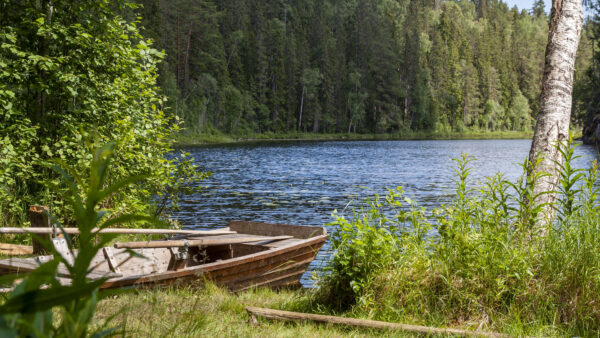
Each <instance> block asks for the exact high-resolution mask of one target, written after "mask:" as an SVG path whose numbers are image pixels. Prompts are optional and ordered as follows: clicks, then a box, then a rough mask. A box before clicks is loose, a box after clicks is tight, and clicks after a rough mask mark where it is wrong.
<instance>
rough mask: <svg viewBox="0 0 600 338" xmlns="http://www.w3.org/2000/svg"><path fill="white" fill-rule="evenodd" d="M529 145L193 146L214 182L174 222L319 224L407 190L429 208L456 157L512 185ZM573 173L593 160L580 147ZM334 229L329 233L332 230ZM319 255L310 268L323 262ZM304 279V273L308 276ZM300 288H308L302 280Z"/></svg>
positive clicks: (445, 187) (186, 202)
mask: <svg viewBox="0 0 600 338" xmlns="http://www.w3.org/2000/svg"><path fill="white" fill-rule="evenodd" d="M530 145H531V140H440V141H326V142H300V141H294V142H256V143H249V144H235V145H220V146H201V147H190V148H186V149H185V150H186V151H188V152H190V153H191V154H192V156H193V157H194V158H195V159H196V161H197V164H198V165H199V166H200V168H202V170H206V171H211V172H212V173H213V175H212V177H211V178H210V179H208V180H206V181H204V182H203V185H204V186H206V187H205V189H203V191H202V192H201V193H199V194H195V195H189V196H185V197H183V198H182V199H181V200H180V205H181V210H180V211H179V212H177V213H176V214H175V215H174V216H175V218H176V219H178V220H179V221H180V222H181V223H182V224H183V225H184V227H185V228H195V229H208V228H216V227H224V226H227V224H228V223H229V221H230V220H247V221H262V222H275V223H289V224H298V225H316V226H320V225H323V224H326V223H328V222H330V221H331V220H332V217H331V213H332V211H333V210H334V209H337V210H342V209H344V207H345V206H346V205H347V204H348V202H350V201H351V200H352V199H354V198H356V197H363V196H368V195H372V194H374V193H384V192H385V191H386V190H385V189H386V187H389V188H395V187H396V186H402V187H404V191H405V192H406V195H407V196H409V197H410V198H412V199H413V200H415V201H417V203H418V204H419V205H421V206H425V207H428V208H431V207H436V206H439V205H440V204H443V203H446V202H448V201H449V200H450V199H451V198H452V196H453V195H452V193H453V188H454V181H453V180H454V178H455V177H454V169H455V164H454V162H453V161H452V159H453V158H458V157H460V155H461V153H467V154H469V155H470V156H472V157H474V158H476V159H477V161H475V162H472V166H473V171H472V178H473V179H474V180H481V179H482V178H483V177H486V176H490V175H493V174H495V173H497V172H501V173H504V174H505V176H506V177H507V178H509V179H511V180H514V179H516V178H517V177H518V176H519V175H520V174H521V168H520V167H519V165H518V164H519V163H522V162H523V160H524V159H525V158H526V156H527V154H528V152H529V147H530ZM576 153H577V154H578V155H581V158H579V159H577V160H576V166H577V167H586V168H587V166H588V165H589V162H590V160H591V159H593V158H595V157H596V153H595V150H594V149H593V148H592V147H590V146H579V147H578V148H577V151H576ZM331 230H332V229H329V231H331ZM327 255H328V250H326V248H325V249H323V250H321V252H320V254H319V256H318V257H317V259H316V260H315V262H314V263H313V265H312V266H311V268H310V269H314V268H315V266H316V265H318V264H322V262H323V261H324V260H326V259H327ZM305 277H308V274H307V275H305ZM303 282H304V283H308V281H307V280H306V279H305V280H303Z"/></svg>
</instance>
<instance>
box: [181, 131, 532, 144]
mask: <svg viewBox="0 0 600 338" xmlns="http://www.w3.org/2000/svg"><path fill="white" fill-rule="evenodd" d="M532 136H533V132H532V131H526V132H522V131H497V132H488V131H483V132H479V131H477V132H475V131H467V132H427V131H407V132H400V133H386V134H358V133H338V134H335V133H332V134H321V133H262V134H259V133H252V134H240V135H235V134H222V133H213V134H208V133H207V134H179V135H177V137H176V141H175V146H176V147H186V146H197V145H210V144H226V143H246V142H256V141H258V142H262V141H396V140H473V139H475V140H488V139H490V140H491V139H531V137H532Z"/></svg>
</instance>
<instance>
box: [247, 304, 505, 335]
mask: <svg viewBox="0 0 600 338" xmlns="http://www.w3.org/2000/svg"><path fill="white" fill-rule="evenodd" d="M246 311H248V313H250V315H251V316H259V317H264V318H268V319H278V320H286V321H313V322H318V323H331V324H343V325H350V326H358V327H364V328H371V329H390V330H399V331H404V332H412V333H419V334H425V335H431V334H441V335H460V336H479V337H508V335H505V334H502V333H496V332H485V331H469V330H460V329H451V328H437V327H428V326H420V325H409V324H398V323H389V322H381V321H378V320H368V319H356V318H344V317H337V316H325V315H315V314H312V313H302V312H291V311H281V310H273V309H265V308H259V307H253V306H246Z"/></svg>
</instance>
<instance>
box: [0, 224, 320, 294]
mask: <svg viewBox="0 0 600 338" xmlns="http://www.w3.org/2000/svg"><path fill="white" fill-rule="evenodd" d="M231 226H233V227H234V228H236V229H238V230H240V231H245V232H244V233H242V232H238V233H233V234H220V235H215V236H214V237H208V238H207V237H202V238H195V237H196V236H187V239H186V240H185V241H183V240H180V242H183V243H178V241H173V240H165V241H153V242H150V243H152V244H151V245H152V246H154V245H155V243H160V245H161V246H164V245H165V244H169V246H168V247H151V248H148V247H142V248H133V249H125V248H104V249H103V250H102V251H100V252H99V253H98V254H97V255H96V257H94V259H93V261H92V266H93V269H92V272H91V275H90V278H92V277H96V276H107V274H111V276H112V277H111V278H110V279H109V280H108V281H107V282H106V283H104V284H103V285H102V286H101V288H114V287H123V286H136V285H138V286H139V285H149V286H151V285H191V286H200V285H203V284H204V282H205V281H206V280H212V281H214V282H215V283H217V284H220V285H223V286H226V287H228V288H229V289H231V290H232V291H239V290H244V289H248V288H251V287H254V286H260V285H267V286H283V285H299V282H300V278H301V276H302V274H303V273H304V272H305V271H306V269H307V267H308V265H309V264H310V262H312V260H313V259H314V257H315V256H316V254H317V252H318V250H319V249H320V248H321V247H322V246H323V244H324V243H325V241H326V239H327V231H326V230H325V229H324V228H317V227H302V226H292V225H282V224H268V223H258V222H232V224H231ZM235 231H237V230H235ZM274 240H275V241H274ZM173 242H177V243H175V244H177V245H178V246H171V245H172V244H174V243H173ZM133 243H134V244H133V245H134V246H135V245H136V244H135V243H139V242H133ZM141 243H148V242H141ZM129 244H131V243H129ZM180 244H184V245H183V246H179V245H180ZM207 244H212V245H207ZM198 245H200V246H198ZM131 252H134V253H135V255H133V256H132V255H130V253H131ZM74 254H76V252H75V253H74ZM51 258H52V257H51V256H47V257H46V258H44V259H46V260H47V259H51ZM34 262H35V258H30V259H13V260H12V261H11V262H5V263H6V264H4V265H2V264H1V263H2V261H0V274H1V273H2V271H5V272H6V271H8V270H11V271H15V270H18V271H21V272H25V268H27V269H29V271H31V269H33V268H35V267H36V266H37V265H39V264H37V265H36V264H35V263H34ZM116 273H119V274H120V276H117V274H116ZM59 275H60V278H62V277H63V276H66V275H68V271H66V269H64V267H63V269H62V270H61V271H60V272H59Z"/></svg>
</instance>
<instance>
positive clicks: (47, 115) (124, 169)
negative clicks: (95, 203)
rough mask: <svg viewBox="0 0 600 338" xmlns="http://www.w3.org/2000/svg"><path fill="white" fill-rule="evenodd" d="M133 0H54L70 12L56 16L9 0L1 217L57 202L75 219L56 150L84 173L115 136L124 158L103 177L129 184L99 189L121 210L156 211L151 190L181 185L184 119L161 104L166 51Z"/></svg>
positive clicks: (57, 209) (4, 32)
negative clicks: (124, 11) (143, 25)
mask: <svg viewBox="0 0 600 338" xmlns="http://www.w3.org/2000/svg"><path fill="white" fill-rule="evenodd" d="M44 4H46V5H47V3H44ZM125 4H126V1H116V2H115V1H113V2H111V3H110V5H108V4H107V3H106V2H105V1H84V2H82V3H81V4H79V5H77V6H73V5H72V4H69V3H66V2H58V3H53V4H52V6H53V12H54V13H60V15H54V16H52V18H51V20H50V19H49V18H48V17H47V15H48V13H49V11H48V10H49V9H48V8H45V9H44V8H42V7H43V6H45V5H43V4H38V5H31V6H30V5H27V6H23V5H22V4H20V2H19V1H8V2H5V3H4V4H3V9H2V11H3V19H4V20H3V26H2V27H0V60H1V61H0V63H1V64H0V142H1V143H0V223H2V224H5V225H10V224H15V225H17V224H18V225H20V224H22V223H23V221H25V219H24V218H25V217H24V216H25V215H26V207H27V206H28V205H29V204H34V203H36V204H47V205H49V206H50V207H51V208H52V210H53V213H54V214H55V216H56V217H57V218H58V219H60V220H62V221H65V222H70V221H72V220H70V219H67V217H68V216H67V215H71V214H72V212H74V211H75V210H71V209H70V208H71V206H70V204H64V203H62V201H61V200H60V198H59V196H60V194H61V193H66V192H67V191H71V193H72V192H73V189H72V187H67V189H65V188H64V187H61V189H64V190H63V191H59V190H55V189H54V188H53V186H55V185H56V182H57V178H58V176H59V175H57V173H56V172H54V171H52V170H49V169H50V168H51V164H53V163H54V164H56V163H58V162H53V161H51V159H53V158H54V157H58V158H60V159H61V161H62V162H60V164H61V165H62V164H67V165H68V167H70V168H72V171H71V172H69V175H70V176H72V177H73V178H74V179H75V181H76V182H78V181H79V179H78V178H77V177H76V175H74V173H81V172H82V171H83V170H84V169H87V168H89V165H90V163H91V162H92V161H93V158H92V156H93V155H94V154H93V153H92V151H93V150H95V149H96V148H97V145H99V144H106V143H108V142H111V141H113V140H115V143H114V144H113V146H112V147H113V149H114V150H116V153H115V154H116V155H114V156H113V157H112V161H113V162H114V163H113V164H114V165H113V166H112V169H111V170H110V173H109V172H108V171H107V170H104V171H103V170H100V171H98V175H99V176H98V177H96V178H94V179H95V180H96V183H97V182H99V181H100V180H101V179H102V177H103V176H106V175H109V174H110V175H109V178H108V180H107V183H114V182H121V184H120V185H117V188H116V189H115V190H113V191H106V192H105V195H104V196H92V197H93V198H98V199H101V200H103V201H104V202H105V205H104V207H106V208H108V209H112V210H115V211H118V212H122V213H126V212H133V213H146V212H149V211H151V209H153V208H152V206H149V201H150V199H151V196H153V195H157V194H158V195H162V196H169V197H168V198H171V196H174V195H177V194H179V192H180V191H174V192H173V187H174V186H177V184H176V183H175V181H176V180H177V178H176V176H175V175H173V173H175V172H176V171H177V170H178V169H177V168H176V166H177V165H178V164H177V160H175V159H174V160H165V158H166V157H167V156H168V154H169V152H171V151H172V143H173V133H174V132H176V131H177V130H178V122H177V121H176V120H174V119H172V118H171V116H169V115H168V114H165V113H164V112H163V111H162V110H161V109H162V107H163V106H164V100H165V99H164V98H163V97H161V96H160V95H159V94H158V92H157V90H158V89H157V86H156V79H157V76H158V75H157V62H158V60H159V58H160V57H161V56H162V55H161V53H160V52H157V51H156V50H154V49H152V48H150V46H151V42H150V41H146V40H145V39H143V38H142V37H141V36H140V34H139V29H138V28H137V27H136V25H135V24H134V23H131V22H128V21H127V20H124V19H123V18H121V17H120V16H119V15H118V14H119V12H118V9H119V8H121V7H123V6H124V5H125ZM134 7H135V6H134ZM133 41H135V43H132V42H133ZM180 162H181V163H184V162H185V160H181V161H180ZM188 165H189V166H191V167H193V165H191V163H190V162H188ZM63 167H64V166H63ZM63 174H64V173H61V174H60V175H63ZM146 174H149V175H150V176H151V177H148V179H147V180H143V181H142V180H137V179H130V181H127V182H125V181H124V180H125V178H126V177H130V176H136V177H137V178H141V177H142V176H144V175H146ZM186 174H189V177H188V181H187V182H188V183H189V184H190V185H196V186H197V184H198V182H199V181H200V180H201V179H202V178H203V176H202V174H201V173H196V170H193V171H187V172H186ZM63 176H64V175H63ZM133 181H135V182H133ZM96 183H95V184H96ZM129 183H135V184H129ZM77 184H78V185H80V183H79V182H78V183H77ZM178 188H181V189H182V190H184V189H186V188H187V187H185V188H184V187H183V186H179V187H178ZM76 195H77V194H75V195H73V196H76ZM75 199H76V198H75ZM170 202H171V200H168V201H167V202H166V204H169V205H170V204H171V203H170ZM82 203H85V201H82ZM159 209H160V210H165V209H166V208H164V207H159Z"/></svg>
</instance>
